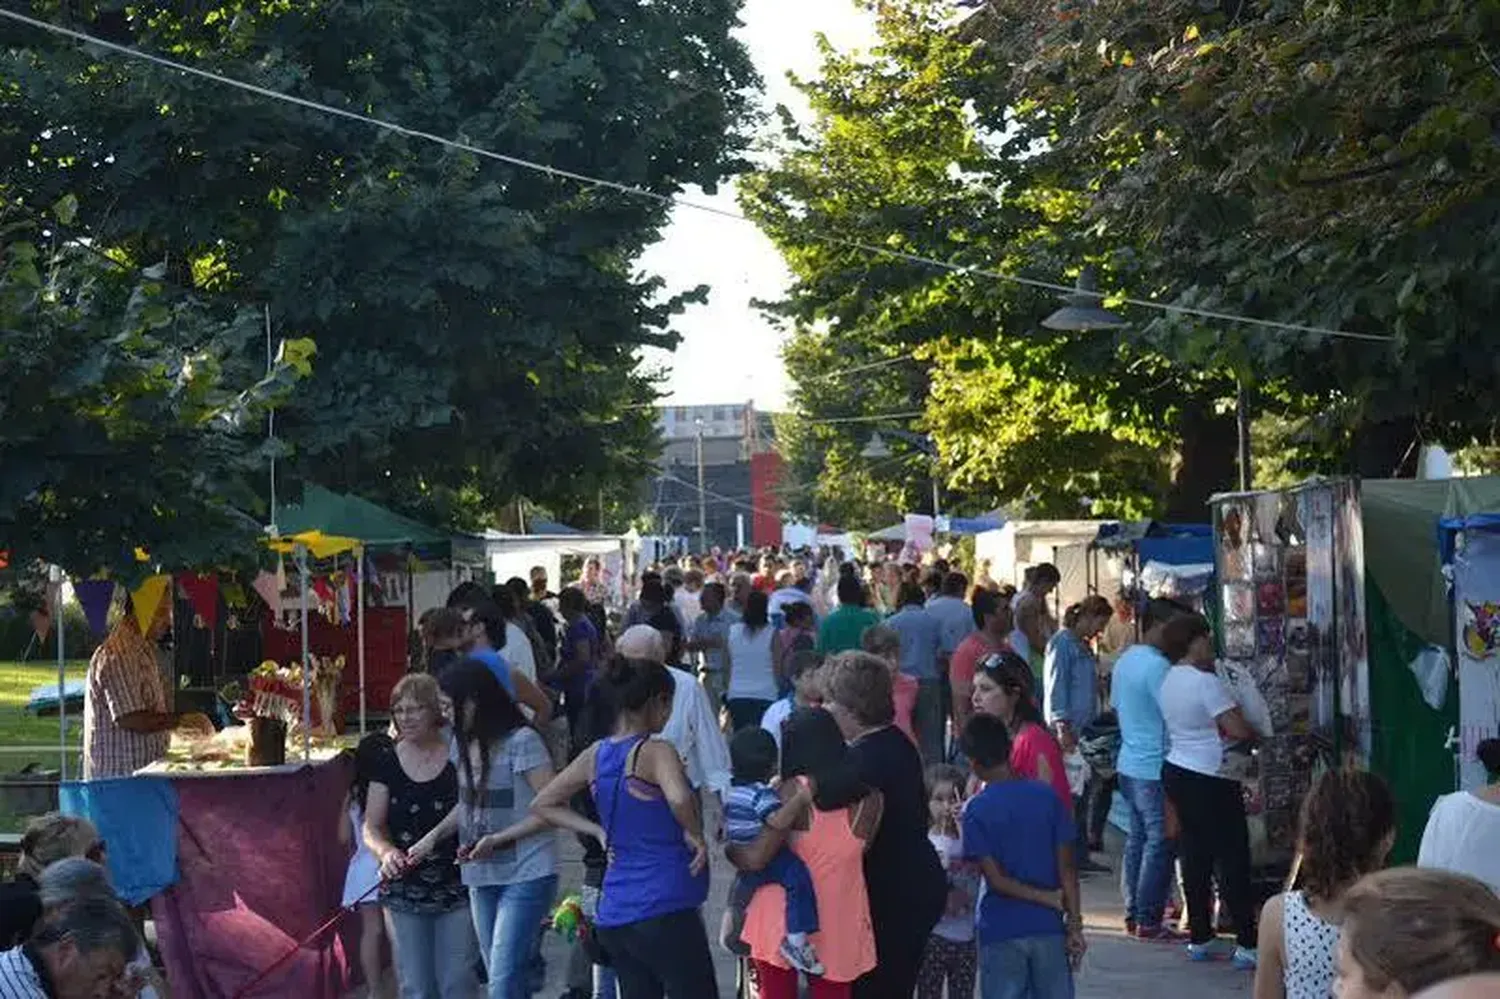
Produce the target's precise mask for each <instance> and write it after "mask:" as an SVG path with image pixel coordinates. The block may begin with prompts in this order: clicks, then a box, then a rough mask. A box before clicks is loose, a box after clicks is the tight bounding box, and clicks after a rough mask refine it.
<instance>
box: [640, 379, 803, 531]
mask: <svg viewBox="0 0 1500 999" xmlns="http://www.w3.org/2000/svg"><path fill="white" fill-rule="evenodd" d="M657 426H658V427H659V428H660V430H661V434H662V440H663V441H664V442H665V446H664V447H663V449H662V457H661V465H660V467H659V468H658V470H657V472H656V474H655V475H654V476H653V477H652V478H651V479H650V480H649V481H648V482H647V484H646V486H647V489H648V490H649V491H648V494H647V496H646V504H645V505H646V509H647V510H648V511H649V512H650V513H651V514H652V515H653V516H654V517H655V519H656V531H657V533H659V534H665V535H680V536H684V537H688V538H691V539H693V542H692V547H694V548H707V547H712V546H714V545H718V546H719V547H721V548H733V547H734V546H735V545H736V544H737V543H738V542H739V539H740V537H741V532H743V538H744V541H745V544H747V545H755V546H761V545H777V544H780V543H781V514H782V506H783V504H782V501H781V498H780V496H779V495H778V494H779V492H780V479H781V456H780V455H778V454H777V453H776V450H775V447H774V443H775V441H774V430H773V427H772V423H771V414H770V413H763V412H760V411H758V410H757V409H756V408H755V404H754V403H753V402H746V403H741V404H737V405H712V406H662V407H660V408H658V410H657ZM700 433H701V438H702V440H701V449H702V465H703V467H702V481H703V490H702V494H701V506H700V493H699V489H698V482H699V467H698V466H699V449H700V440H699V438H700ZM700 516H701V518H702V520H703V525H704V527H705V528H706V534H707V538H706V540H705V541H704V542H703V543H702V544H700V543H699V541H698V527H699V519H700ZM741 518H743V521H742V520H741Z"/></svg>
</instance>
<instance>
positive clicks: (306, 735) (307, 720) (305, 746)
mask: <svg viewBox="0 0 1500 999" xmlns="http://www.w3.org/2000/svg"><path fill="white" fill-rule="evenodd" d="M296 551H297V574H298V575H299V576H301V577H302V762H303V763H308V762H310V761H311V760H312V667H311V665H310V664H309V663H308V659H307V653H308V647H307V546H306V545H304V544H300V543H299V544H298V545H297V549H296Z"/></svg>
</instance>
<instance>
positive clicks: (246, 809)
mask: <svg viewBox="0 0 1500 999" xmlns="http://www.w3.org/2000/svg"><path fill="white" fill-rule="evenodd" d="M351 776H352V764H351V762H350V760H349V757H348V756H347V755H345V754H343V753H342V752H341V751H339V750H337V749H332V748H326V749H319V750H316V751H315V752H314V754H313V757H312V761H311V763H310V764H304V763H295V764H287V765H285V766H279V767H222V766H220V767H208V768H195V767H192V766H186V767H185V766H183V765H181V764H166V763H158V764H153V765H152V766H150V767H147V768H146V769H145V770H142V771H141V772H140V773H139V774H138V775H137V776H135V777H127V778H122V779H115V780H100V781H87V782H70V783H69V784H65V785H64V786H63V789H62V791H63V793H62V799H63V809H64V811H67V812H69V813H71V814H81V815H85V816H87V817H88V818H90V819H91V820H92V821H93V822H94V824H95V826H97V827H98V829H99V832H100V835H101V836H103V837H104V839H105V841H106V842H107V843H109V844H110V848H109V852H108V855H107V856H108V862H109V865H110V871H111V874H112V875H113V877H114V879H115V885H116V887H117V888H118V889H119V890H120V892H121V895H122V897H123V898H125V900H126V901H127V902H130V903H132V904H138V903H139V902H141V901H144V900H145V899H148V898H149V899H150V900H151V913H152V918H153V919H154V920H155V923H156V933H157V942H158V945H159V946H160V949H161V956H162V961H163V963H164V965H165V966H166V972H167V981H168V984H169V985H170V987H171V989H172V995H173V996H174V997H177V999H230V997H231V996H234V995H236V994H237V992H238V990H239V989H241V988H244V987H245V986H246V985H248V984H249V983H250V982H251V981H253V980H254V979H255V978H256V977H257V976H259V975H260V973H261V972H262V970H263V969H266V968H269V967H270V966H271V965H273V964H275V963H276V962H277V961H278V960H280V959H281V958H283V957H285V956H286V955H287V953H288V952H289V951H290V950H291V949H292V948H293V947H294V946H295V945H297V944H299V943H301V942H302V941H303V940H305V939H306V937H307V936H308V935H309V934H311V933H312V932H313V931H314V930H316V929H317V928H318V927H319V926H321V925H322V924H323V923H324V921H325V920H327V919H328V918H329V917H330V916H332V915H333V914H334V913H335V912H337V911H338V909H339V907H340V904H341V903H342V901H343V889H344V873H345V870H346V868H347V867H348V862H349V855H350V850H349V848H347V847H344V846H340V845H339V831H340V826H341V825H342V824H346V823H348V821H349V818H348V815H347V814H346V813H345V811H344V807H343V803H344V796H345V794H346V793H347V791H348V790H349V782H350V779H351ZM174 827H175V829H176V836H175V842H173V840H174V837H173V836H172V832H171V831H172V830H173V828H174ZM349 922H350V921H347V920H346V921H345V924H343V925H340V926H338V927H336V928H335V929H334V930H332V931H330V932H328V933H326V934H324V935H323V937H321V938H320V939H319V940H317V941H315V942H313V943H312V944H310V945H308V946H305V947H302V948H301V949H299V950H297V951H296V952H295V954H294V955H293V956H292V957H290V958H289V959H288V960H287V961H286V963H285V964H283V965H282V966H281V967H280V968H278V969H277V970H276V971H275V972H274V973H272V974H271V975H269V976H268V977H267V978H266V979H265V980H264V981H262V982H261V983H260V984H258V985H257V986H256V987H255V988H254V989H253V990H252V991H251V992H250V993H248V995H249V996H256V997H270V996H296V997H298V999H304V997H305V999H338V997H340V996H342V995H344V993H345V992H346V991H347V989H348V985H349V982H350V975H351V973H352V972H353V970H354V966H355V965H356V964H357V963H358V962H355V961H351V960H350V959H349V955H351V954H352V953H353V952H354V951H353V944H354V937H353V933H354V932H355V926H353V925H348V923H349ZM346 936H347V939H346Z"/></svg>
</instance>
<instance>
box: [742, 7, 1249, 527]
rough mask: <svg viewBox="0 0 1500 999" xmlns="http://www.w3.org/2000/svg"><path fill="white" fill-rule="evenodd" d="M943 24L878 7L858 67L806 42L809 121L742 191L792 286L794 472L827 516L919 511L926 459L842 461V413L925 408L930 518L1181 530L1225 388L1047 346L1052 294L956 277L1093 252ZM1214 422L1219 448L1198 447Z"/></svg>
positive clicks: (970, 54) (982, 71)
mask: <svg viewBox="0 0 1500 999" xmlns="http://www.w3.org/2000/svg"><path fill="white" fill-rule="evenodd" d="M947 15H948V10H947V8H946V7H945V6H943V5H941V4H938V3H929V2H912V3H907V4H904V5H897V4H887V5H882V6H881V8H880V14H879V29H880V37H881V45H880V46H879V47H878V48H877V49H876V50H875V51H874V52H873V53H872V54H871V55H870V56H868V57H851V56H844V55H839V54H838V53H835V52H832V51H827V50H825V53H824V63H823V67H822V73H821V77H820V78H819V79H818V80H817V81H813V82H805V83H803V84H802V90H803V92H804V93H805V94H806V95H807V97H808V99H809V101H810V103H811V105H812V107H813V110H814V114H815V116H816V118H815V121H814V123H813V124H812V125H811V127H809V128H806V129H803V128H798V127H796V126H794V125H791V124H788V126H787V128H786V131H785V136H784V140H783V142H782V144H781V146H780V148H779V150H778V153H779V155H778V159H777V160H776V162H775V163H773V164H772V165H771V166H770V167H768V168H767V169H765V170H763V171H761V172H759V173H757V174H755V175H753V176H752V177H751V178H749V179H748V180H747V182H746V184H745V185H744V203H745V207H746V210H747V211H748V212H750V213H751V214H752V215H753V216H754V217H755V219H756V220H757V221H758V222H759V224H760V225H761V226H762V228H763V229H764V230H765V231H766V232H767V233H768V234H769V235H770V236H771V238H772V239H773V240H775V241H776V242H777V244H778V246H780V247H781V249H782V252H783V254H784V255H785V256H786V258H787V261H788V264H789V265H790V267H791V268H792V271H793V274H794V276H795V278H796V284H795V285H794V287H793V289H792V293H791V295H790V297H789V299H788V300H787V301H786V302H784V303H780V304H779V305H778V306H777V309H776V313H777V314H778V315H779V316H780V317H782V318H783V319H784V320H785V321H786V322H787V323H788V324H789V325H791V326H792V328H793V330H794V337H793V341H792V344H791V346H790V348H789V349H788V352H787V360H788V368H789V371H790V373H791V375H792V377H793V379H794V381H795V383H796V389H795V392H794V403H795V405H796V408H797V409H798V411H799V413H802V414H803V415H804V416H805V417H806V420H805V425H806V427H807V431H806V432H805V433H802V434H799V435H797V436H795V437H794V438H793V440H792V447H791V451H792V454H791V461H792V464H793V466H794V467H799V468H802V469H804V470H812V469H816V468H817V467H819V466H820V465H821V466H822V467H824V468H825V469H827V471H826V472H825V474H824V476H823V480H822V482H823V488H822V489H820V491H819V494H818V497H817V498H818V501H819V502H820V503H823V504H833V505H834V508H835V509H837V510H838V511H839V512H840V513H849V514H852V515H854V516H856V517H859V518H861V519H863V517H865V516H868V515H869V514H871V513H872V512H874V511H875V510H882V511H889V510H891V509H902V510H913V509H923V508H925V506H926V504H925V502H924V497H925V494H926V492H927V486H926V483H927V480H928V476H929V475H930V474H931V471H930V466H929V464H928V463H927V462H926V460H925V459H922V458H920V457H918V456H916V455H911V456H910V461H909V462H908V463H907V464H906V465H905V466H904V467H902V468H900V469H899V471H900V473H901V474H899V475H895V476H893V475H891V471H892V470H891V469H888V468H883V469H873V470H871V469H868V468H867V467H866V466H867V465H868V463H862V462H861V460H860V459H859V457H858V453H859V450H860V449H861V447H862V445H863V443H864V440H865V439H866V438H867V437H868V435H869V433H870V431H871V430H872V429H878V427H879V421H873V422H854V421H858V420H861V419H862V418H867V417H874V416H880V415H882V414H887V413H903V412H910V411H925V415H924V417H923V419H922V420H920V421H918V422H919V423H920V425H921V426H923V427H925V429H926V430H927V431H928V432H930V433H931V434H932V436H933V438H934V440H935V442H936V444H937V445H938V448H939V450H940V453H941V456H942V464H941V469H942V477H943V485H944V488H945V489H946V490H949V491H950V492H951V493H952V494H953V495H952V496H951V502H949V503H947V504H945V506H946V507H948V508H950V509H956V510H962V509H965V508H967V509H970V510H977V509H989V508H991V507H994V506H996V505H1000V504H1012V505H1016V504H1019V505H1023V506H1024V507H1025V508H1026V509H1027V510H1029V511H1030V512H1033V513H1037V514H1044V515H1053V516H1076V515H1078V514H1080V513H1081V512H1082V511H1083V510H1084V509H1085V508H1086V505H1085V501H1088V503H1089V504H1091V508H1092V509H1094V510H1096V511H1098V512H1101V513H1114V514H1120V515H1139V514H1142V513H1145V512H1148V511H1153V510H1160V509H1161V508H1162V507H1163V505H1166V506H1167V507H1168V508H1169V509H1172V508H1175V509H1186V510H1191V511H1192V512H1193V513H1194V514H1197V515H1200V516H1201V504H1202V501H1203V499H1205V498H1206V496H1207V493H1208V491H1210V489H1211V487H1212V485H1217V478H1216V477H1214V476H1209V477H1208V478H1210V479H1211V485H1210V486H1205V485H1204V484H1203V479H1204V478H1205V476H1202V475H1198V474H1195V473H1196V471H1197V469H1199V468H1200V467H1201V464H1202V463H1201V461H1199V460H1198V458H1199V456H1200V454H1201V453H1202V452H1203V451H1204V450H1207V451H1208V452H1209V454H1210V461H1211V462H1212V461H1218V463H1219V464H1221V465H1222V464H1224V463H1226V462H1228V461H1232V457H1233V447H1232V440H1233V438H1232V433H1233V427H1232V424H1227V423H1226V421H1225V420H1224V419H1223V418H1222V417H1218V416H1217V415H1216V414H1215V412H1214V408H1213V405H1212V403H1213V401H1214V400H1215V399H1216V398H1217V397H1218V396H1222V395H1224V394H1226V392H1231V391H1232V382H1229V381H1226V380H1225V379H1224V377H1223V375H1222V373H1216V372H1214V371H1211V370H1210V371H1203V370H1193V369H1191V368H1188V367H1185V366H1184V367H1176V366H1174V365H1173V364H1172V362H1171V361H1170V360H1168V359H1166V358H1164V357H1163V356H1161V355H1160V354H1158V353H1156V352H1154V351H1149V350H1139V349H1135V348H1134V347H1133V346H1132V345H1130V344H1129V343H1122V342H1120V341H1117V339H1116V338H1114V337H1111V336H1110V335H1109V334H1084V335H1076V336H1061V337H1060V336H1055V335H1052V334H1048V333H1046V332H1045V331H1043V330H1042V329H1041V326H1040V323H1041V320H1042V319H1043V318H1044V317H1045V316H1046V315H1047V314H1048V313H1049V312H1051V311H1052V310H1053V309H1054V308H1056V306H1057V302H1056V301H1055V296H1054V295H1052V294H1051V293H1050V292H1046V291H1038V290H1036V289H1034V288H1031V287H1026V286H1024V285H1020V284H1016V283H1013V282H1007V281H1002V280H998V279H995V278H993V277H991V276H988V275H987V274H982V273H975V272H974V271H973V270H969V268H974V269H981V270H987V271H993V270H1000V271H1006V272H1012V271H1019V272H1023V273H1025V274H1027V275H1030V276H1032V277H1034V278H1039V279H1043V280H1050V281H1056V280H1058V279H1059V278H1060V277H1061V276H1062V275H1064V274H1067V273H1068V272H1069V271H1073V272H1076V269H1077V267H1078V266H1079V265H1080V263H1082V262H1084V261H1086V260H1087V259H1089V255H1090V253H1094V252H1097V250H1098V247H1097V246H1096V245H1094V244H1093V241H1092V239H1091V236H1090V234H1089V233H1087V232H1086V231H1084V229H1083V227H1082V226H1079V227H1077V228H1076V229H1075V228H1072V225H1073V223H1075V222H1076V221H1077V220H1078V219H1080V218H1081V217H1082V215H1083V212H1084V209H1085V207H1086V198H1085V196H1084V195H1083V194H1081V193H1080V191H1081V190H1082V185H1080V184H1077V183H1076V178H1073V177H1071V176H1068V175H1065V174H1061V173H1059V172H1058V171H1057V170H1056V169H1055V167H1054V166H1053V165H1052V164H1051V163H1049V162H1046V161H1044V160H1042V159H1039V158H1038V157H1036V156H1035V155H1032V154H1031V152H1030V149H1029V147H1030V146H1031V145H1032V144H1033V143H1034V140H1035V137H1034V136H1032V135H1030V134H1029V133H1027V132H1024V131H1020V130H1016V131H1012V132H1010V133H1002V132H998V131H994V130H986V129H984V128H983V127H982V124H981V122H980V121H979V120H978V119H977V117H976V108H977V107H978V106H979V104H978V102H980V101H982V100H986V99H987V98H988V95H990V94H993V93H994V92H995V90H996V88H997V87H998V86H999V85H1000V83H1001V81H1002V79H1003V77H1002V74H1001V71H1000V69H998V68H997V67H995V66H994V65H993V64H992V63H990V62H989V61H988V60H987V59H985V58H984V57H983V54H982V53H979V52H977V51H976V50H975V49H974V48H973V47H972V46H971V45H969V44H967V43H966V42H964V41H962V40H961V39H960V38H958V37H956V36H955V34H954V33H953V32H952V31H951V30H949V28H948V27H947V23H948V20H949V19H948V17H947ZM1070 185H1071V186H1070ZM889 254H898V255H903V256H892V255H889ZM914 256H921V257H927V258H931V259H934V260H936V261H939V262H942V263H947V264H950V265H952V266H953V267H954V268H959V269H958V270H944V269H942V268H940V267H934V266H932V265H930V264H925V263H920V262H917V261H915V260H913V259H912V257H914ZM904 358H910V363H899V362H901V361H902V359H904ZM888 362H891V363H888ZM846 371H847V372H848V374H847V375H846V374H843V373H844V372H846ZM829 421H832V422H829ZM1226 428H1227V431H1228V434H1229V435H1230V436H1229V437H1228V440H1229V442H1230V443H1229V446H1228V447H1224V448H1221V449H1218V451H1215V449H1212V448H1208V449H1203V448H1200V447H1197V446H1196V445H1197V442H1199V441H1201V440H1203V439H1204V438H1205V437H1206V436H1207V437H1213V438H1217V439H1218V440H1220V441H1221V442H1222V440H1223V439H1224V437H1225V431H1226ZM1184 441H1186V443H1183V442H1184ZM1174 450H1175V451H1176V452H1177V456H1176V459H1175V461H1174V460H1173V457H1174V456H1173V451H1174ZM1219 451H1222V455H1223V457H1222V458H1219V457H1217V455H1218V453H1219Z"/></svg>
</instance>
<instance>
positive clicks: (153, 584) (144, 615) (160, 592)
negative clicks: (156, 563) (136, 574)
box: [130, 576, 172, 635]
mask: <svg viewBox="0 0 1500 999" xmlns="http://www.w3.org/2000/svg"><path fill="white" fill-rule="evenodd" d="M171 582H172V577H171V576H151V577H149V578H148V579H147V580H146V581H145V582H143V583H141V585H140V588H139V589H138V590H136V591H135V592H134V593H132V594H131V595H130V599H131V601H132V602H133V603H134V604H135V623H136V624H137V625H139V626H140V629H141V634H143V635H144V634H147V633H148V632H150V630H151V622H153V621H155V620H156V611H157V609H158V608H159V607H161V602H162V601H163V600H165V599H166V598H167V587H168V586H169V585H171Z"/></svg>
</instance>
